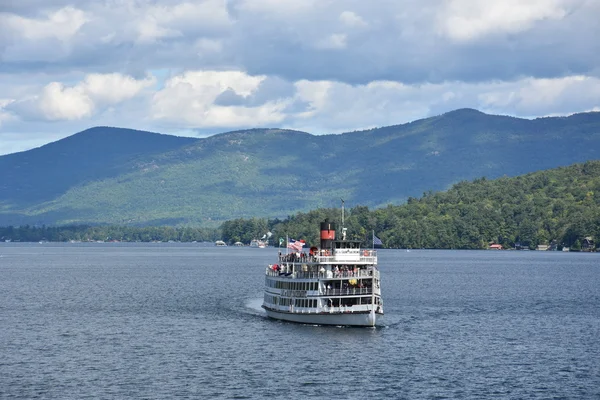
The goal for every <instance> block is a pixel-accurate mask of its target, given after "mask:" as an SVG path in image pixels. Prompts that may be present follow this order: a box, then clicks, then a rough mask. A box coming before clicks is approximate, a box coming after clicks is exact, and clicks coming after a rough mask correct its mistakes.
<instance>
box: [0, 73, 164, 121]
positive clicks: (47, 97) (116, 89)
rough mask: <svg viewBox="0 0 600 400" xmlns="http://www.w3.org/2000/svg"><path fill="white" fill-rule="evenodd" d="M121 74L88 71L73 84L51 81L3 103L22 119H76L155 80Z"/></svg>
mask: <svg viewBox="0 0 600 400" xmlns="http://www.w3.org/2000/svg"><path fill="white" fill-rule="evenodd" d="M154 82H155V81H154V79H153V78H146V79H141V80H136V79H134V78H132V77H130V76H123V75H120V74H116V73H114V74H104V75H103V74H90V75H88V76H86V77H85V79H84V80H83V81H81V82H79V83H78V84H76V85H74V86H66V85H64V84H63V83H61V82H51V83H49V84H47V85H46V86H44V87H43V88H42V89H41V91H40V93H38V94H35V95H32V96H28V97H25V98H23V99H18V100H13V101H11V103H10V104H8V105H7V106H6V108H7V109H8V110H9V111H12V112H14V113H15V114H16V115H18V116H20V117H21V118H23V119H34V120H35V119H45V120H48V121H60V120H67V121H69V120H78V119H82V118H87V117H90V116H92V115H93V114H94V113H95V112H96V111H97V108H98V107H101V106H105V105H114V104H117V103H120V102H122V101H124V100H127V99H130V98H132V97H134V96H135V95H137V94H138V92H140V91H141V90H142V89H144V88H146V87H148V86H150V85H152V84H153V83H154Z"/></svg>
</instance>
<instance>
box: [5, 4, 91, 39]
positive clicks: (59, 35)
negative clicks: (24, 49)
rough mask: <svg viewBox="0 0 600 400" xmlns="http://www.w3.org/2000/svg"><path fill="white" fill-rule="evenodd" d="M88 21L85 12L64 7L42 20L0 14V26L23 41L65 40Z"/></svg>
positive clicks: (48, 14)
mask: <svg viewBox="0 0 600 400" xmlns="http://www.w3.org/2000/svg"><path fill="white" fill-rule="evenodd" d="M87 21H89V17H88V16H87V15H86V13H85V12H83V11H82V10H79V9H77V8H74V7H70V6H69V7H64V8H61V9H59V10H57V11H54V12H50V13H47V14H46V15H45V16H44V18H38V19H35V18H25V17H21V16H19V15H14V14H0V25H5V28H8V29H10V30H11V31H12V32H13V34H14V35H16V36H20V37H21V38H23V39H25V40H39V39H45V38H56V39H59V40H66V39H69V38H70V37H72V36H73V35H75V34H76V33H77V32H78V31H79V30H80V29H81V27H82V26H83V25H84V24H85V23H86V22H87Z"/></svg>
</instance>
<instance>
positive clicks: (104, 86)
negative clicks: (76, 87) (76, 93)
mask: <svg viewBox="0 0 600 400" xmlns="http://www.w3.org/2000/svg"><path fill="white" fill-rule="evenodd" d="M155 83H156V79H155V78H154V77H146V78H144V79H135V78H133V77H131V76H127V75H122V74H118V73H113V74H90V75H88V76H86V78H85V80H84V81H83V82H82V83H81V84H80V86H81V87H82V89H83V91H84V92H85V93H86V94H87V95H88V96H89V97H90V98H92V99H93V100H94V101H101V102H104V103H108V104H117V103H120V102H122V101H124V100H127V99H130V98H132V97H134V96H135V95H137V94H138V93H139V92H140V91H141V90H143V89H145V88H147V87H149V86H151V85H153V84H155Z"/></svg>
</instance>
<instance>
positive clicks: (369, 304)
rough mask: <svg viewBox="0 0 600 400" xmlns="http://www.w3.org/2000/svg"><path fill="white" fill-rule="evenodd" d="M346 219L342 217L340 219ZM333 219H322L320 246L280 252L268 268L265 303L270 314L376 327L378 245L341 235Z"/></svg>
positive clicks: (380, 308)
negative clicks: (366, 246) (368, 246)
mask: <svg viewBox="0 0 600 400" xmlns="http://www.w3.org/2000/svg"><path fill="white" fill-rule="evenodd" d="M342 220H343V219H342ZM335 230H336V227H335V224H334V223H332V222H328V221H327V220H326V221H324V222H322V223H321V233H320V239H321V240H320V247H311V248H310V250H309V251H308V252H306V251H305V249H303V248H302V245H299V244H298V243H299V241H295V242H294V243H292V244H291V246H290V244H289V241H288V248H289V247H292V248H294V247H295V249H294V250H295V251H293V252H291V253H288V254H281V253H280V254H279V257H278V260H277V263H276V264H271V265H269V266H268V267H267V268H266V272H265V291H264V301H263V305H262V307H263V308H264V309H265V311H266V313H267V316H269V317H270V318H274V319H278V320H284V321H290V322H298V323H304V324H316V325H338V326H366V327H373V326H375V325H376V324H377V321H378V319H380V318H381V317H382V316H383V300H382V297H381V285H380V274H379V269H378V268H377V251H376V250H374V249H364V248H361V246H360V245H361V241H359V240H346V230H345V229H344V228H342V239H341V240H338V239H336V237H335V234H336V231H335Z"/></svg>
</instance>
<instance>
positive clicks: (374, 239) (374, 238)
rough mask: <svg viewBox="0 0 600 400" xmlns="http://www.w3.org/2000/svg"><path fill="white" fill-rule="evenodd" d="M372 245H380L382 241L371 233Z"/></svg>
mask: <svg viewBox="0 0 600 400" xmlns="http://www.w3.org/2000/svg"><path fill="white" fill-rule="evenodd" d="M373 245H374V246H381V245H383V243H382V242H381V239H379V238H378V237H377V236H375V235H373Z"/></svg>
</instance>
